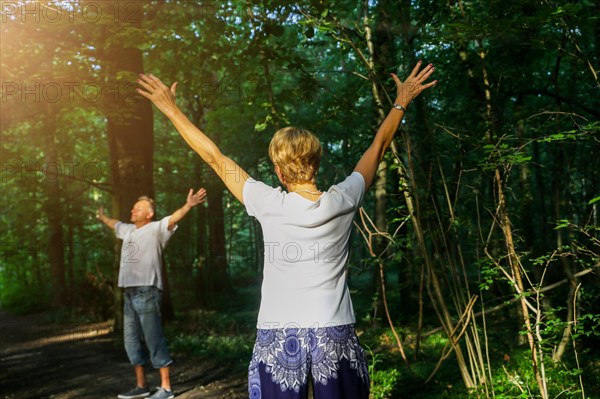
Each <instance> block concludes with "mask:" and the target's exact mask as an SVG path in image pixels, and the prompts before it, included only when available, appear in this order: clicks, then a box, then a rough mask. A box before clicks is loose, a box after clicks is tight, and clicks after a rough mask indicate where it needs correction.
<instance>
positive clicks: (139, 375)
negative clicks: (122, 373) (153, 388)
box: [133, 366, 147, 388]
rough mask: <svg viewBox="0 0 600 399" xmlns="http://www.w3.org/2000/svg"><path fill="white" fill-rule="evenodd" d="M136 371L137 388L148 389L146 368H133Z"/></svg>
mask: <svg viewBox="0 0 600 399" xmlns="http://www.w3.org/2000/svg"><path fill="white" fill-rule="evenodd" d="M133 368H134V370H135V382H136V383H137V386H138V387H140V388H146V385H147V383H146V370H144V366H133Z"/></svg>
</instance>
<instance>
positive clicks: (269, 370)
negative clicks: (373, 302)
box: [248, 324, 369, 399]
mask: <svg viewBox="0 0 600 399" xmlns="http://www.w3.org/2000/svg"><path fill="white" fill-rule="evenodd" d="M309 374H310V377H311V379H312V387H313V394H314V397H315V399H329V398H331V399H332V398H344V399H368V398H369V373H368V367H367V363H366V360H365V354H364V351H363V349H362V348H361V346H360V343H359V342H358V337H357V336H356V333H355V331H354V326H353V325H352V324H348V325H343V326H332V327H322V328H277V329H264V330H263V329H259V330H258V331H257V333H256V342H255V344H254V351H253V353H252V360H251V361H250V366H249V367H248V394H249V397H250V398H251V399H261V398H262V399H284V398H285V399H301V398H307V395H308V383H309Z"/></svg>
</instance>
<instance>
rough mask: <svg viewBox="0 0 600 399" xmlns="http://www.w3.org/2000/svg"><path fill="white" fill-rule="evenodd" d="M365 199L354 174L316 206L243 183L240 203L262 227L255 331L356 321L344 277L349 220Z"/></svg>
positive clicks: (294, 195) (259, 184) (250, 182)
mask: <svg viewBox="0 0 600 399" xmlns="http://www.w3.org/2000/svg"><path fill="white" fill-rule="evenodd" d="M364 193H365V180H364V178H363V176H362V175H361V174H360V173H358V172H354V173H352V174H351V175H350V176H348V177H347V178H346V179H345V180H344V181H343V182H341V183H339V184H336V185H333V186H331V187H330V188H329V190H327V191H326V192H324V193H323V194H322V195H321V197H319V199H317V200H316V201H314V202H313V201H310V200H307V199H306V198H304V197H302V196H300V195H299V194H297V193H287V192H285V191H282V190H281V188H273V187H270V186H268V185H266V184H264V183H262V182H259V181H256V180H254V179H252V178H249V179H248V180H247V181H246V183H245V184H244V189H243V199H244V204H245V206H246V211H247V212H248V214H249V215H251V216H254V217H256V218H257V219H258V221H259V222H260V224H261V226H262V231H263V238H264V245H265V249H264V250H265V252H264V253H265V256H264V258H265V260H264V271H263V284H262V299H261V304H260V311H259V314H258V323H257V327H258V328H260V329H272V328H284V327H292V326H297V327H314V328H321V327H326V326H336V325H345V324H352V323H354V322H355V321H356V319H355V317H354V310H353V308H352V301H351V299H350V292H349V291H348V285H347V281H346V280H347V277H346V272H345V271H346V268H345V266H346V261H347V260H348V250H349V248H348V246H349V239H350V231H351V227H352V219H353V218H354V214H355V212H356V210H357V209H358V208H359V206H360V203H361V201H362V199H363V196H364Z"/></svg>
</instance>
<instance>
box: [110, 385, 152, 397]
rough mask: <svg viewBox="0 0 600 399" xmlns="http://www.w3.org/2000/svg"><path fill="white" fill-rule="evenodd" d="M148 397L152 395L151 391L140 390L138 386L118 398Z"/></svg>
mask: <svg viewBox="0 0 600 399" xmlns="http://www.w3.org/2000/svg"><path fill="white" fill-rule="evenodd" d="M148 395H150V390H149V389H148V387H146V388H140V387H138V386H136V387H135V388H133V389H132V390H131V391H128V392H125V393H121V394H119V396H117V397H118V398H119V399H134V398H145V397H146V396H148Z"/></svg>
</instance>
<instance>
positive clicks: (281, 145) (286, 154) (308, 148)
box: [269, 126, 322, 184]
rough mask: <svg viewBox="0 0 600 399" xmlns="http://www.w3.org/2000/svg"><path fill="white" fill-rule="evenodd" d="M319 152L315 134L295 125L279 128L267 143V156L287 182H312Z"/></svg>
mask: <svg viewBox="0 0 600 399" xmlns="http://www.w3.org/2000/svg"><path fill="white" fill-rule="evenodd" d="M321 154H322V150H321V143H320V142H319V139H318V138H317V136H315V135H314V134H313V133H311V132H309V131H308V130H305V129H299V128H297V127H291V126H290V127H284V128H283V129H279V130H278V131H277V132H276V133H275V134H274V135H273V138H272V139H271V144H269V157H270V158H271V161H272V162H273V164H274V165H276V166H279V170H280V171H281V175H282V177H283V179H284V181H285V183H287V184H289V183H293V184H303V183H314V182H315V179H316V177H317V172H318V171H319V164H320V163H321Z"/></svg>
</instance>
